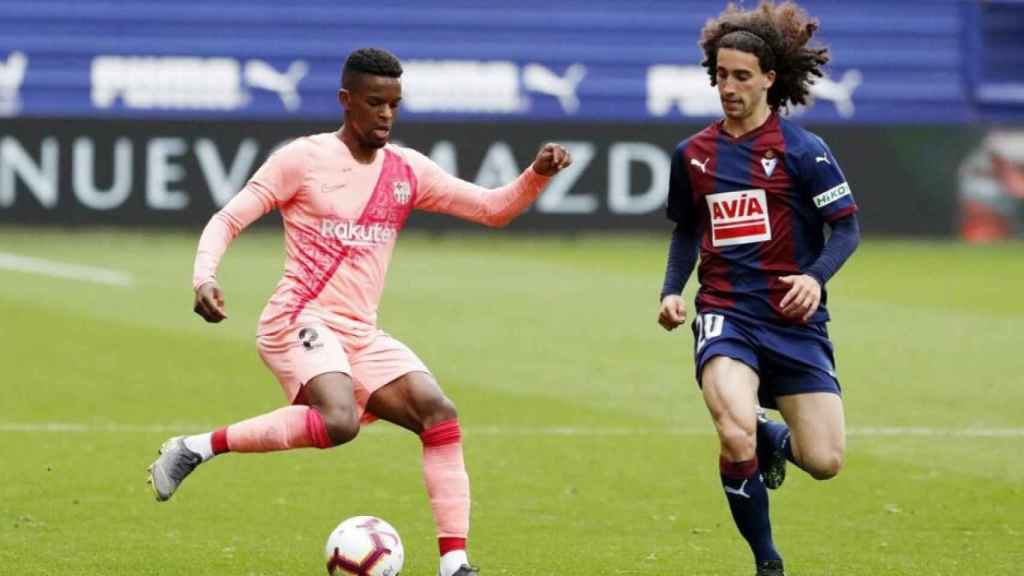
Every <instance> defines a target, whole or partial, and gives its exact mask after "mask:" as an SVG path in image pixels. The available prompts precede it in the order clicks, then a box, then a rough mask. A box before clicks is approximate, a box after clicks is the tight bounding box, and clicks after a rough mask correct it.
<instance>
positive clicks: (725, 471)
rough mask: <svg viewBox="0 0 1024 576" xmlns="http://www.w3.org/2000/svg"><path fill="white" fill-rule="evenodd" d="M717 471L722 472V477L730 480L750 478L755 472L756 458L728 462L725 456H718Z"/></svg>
mask: <svg viewBox="0 0 1024 576" xmlns="http://www.w3.org/2000/svg"><path fill="white" fill-rule="evenodd" d="M718 469H719V470H720V471H721V472H722V476H725V477H726V478H729V479H730V480H743V479H744V478H750V477H751V476H753V475H754V473H756V472H757V456H754V457H753V458H752V459H750V460H744V461H743V462H729V461H728V460H726V459H725V456H719V457H718Z"/></svg>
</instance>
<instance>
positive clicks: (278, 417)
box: [212, 406, 331, 454]
mask: <svg viewBox="0 0 1024 576" xmlns="http://www.w3.org/2000/svg"><path fill="white" fill-rule="evenodd" d="M212 442H213V453H214V454H220V453H222V452H275V451H278V450H291V449H292V448H308V447H310V446H315V447H317V448H330V447H331V440H330V438H329V437H328V436H327V427H326V426H325V425H324V419H323V417H322V416H320V411H319V410H317V409H316V408H311V407H309V406H285V407H284V408H278V409H277V410H274V411H273V412H268V413H266V414H262V415H260V416H256V417H254V418H249V419H248V420H243V421H241V422H238V423H236V424H232V425H230V426H228V427H226V428H220V429H218V430H215V431H214V433H213V439H212Z"/></svg>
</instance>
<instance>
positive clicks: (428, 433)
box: [420, 418, 462, 448]
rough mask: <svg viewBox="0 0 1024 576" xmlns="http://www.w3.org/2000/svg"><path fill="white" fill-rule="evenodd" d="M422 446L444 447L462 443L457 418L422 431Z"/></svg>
mask: <svg viewBox="0 0 1024 576" xmlns="http://www.w3.org/2000/svg"><path fill="white" fill-rule="evenodd" d="M420 440H422V441H423V446H424V447H425V448H426V447H431V446H444V445H445V444H457V443H459V442H461V441H462V429H461V428H459V420H458V418H452V419H451V420H445V421H444V422H441V423H440V424H435V425H433V426H431V427H430V428H428V429H427V430H424V431H423V433H422V434H420Z"/></svg>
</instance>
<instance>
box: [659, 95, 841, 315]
mask: <svg viewBox="0 0 1024 576" xmlns="http://www.w3.org/2000/svg"><path fill="white" fill-rule="evenodd" d="M721 124H722V122H721V121H718V122H715V123H714V124H711V125H710V126H708V127H707V128H705V129H704V130H702V131H701V132H699V133H697V134H695V135H694V136H692V137H690V138H688V139H686V140H684V141H683V142H681V143H680V144H679V146H677V147H676V150H675V152H674V153H673V156H672V172H671V179H670V184H669V194H668V209H667V213H668V217H669V218H670V219H671V220H673V221H675V222H676V223H677V224H678V225H679V226H681V227H683V228H684V229H685V230H687V231H689V232H691V233H692V234H693V236H694V237H696V238H699V239H700V267H699V269H698V277H699V280H700V290H699V292H698V294H697V308H698V310H706V309H709V308H715V309H719V310H724V311H731V312H735V313H737V314H740V315H743V316H746V317H749V318H753V319H757V320H765V321H772V322H785V323H792V322H794V321H793V320H790V319H787V318H785V317H784V316H783V315H782V314H781V312H780V308H779V302H780V301H781V300H782V297H783V296H784V295H785V294H786V292H787V291H788V290H789V286H788V285H786V284H784V283H782V282H781V281H779V279H778V278H779V277H780V276H788V275H793V274H802V273H803V271H805V270H806V269H807V268H808V267H809V266H810V265H811V264H812V263H814V261H815V260H816V259H817V258H818V256H819V255H820V254H821V251H822V249H823V247H824V245H825V231H824V225H825V223H826V222H835V221H836V220H839V219H841V218H844V217H846V216H848V215H850V214H853V213H854V212H856V211H857V204H856V203H855V202H854V199H853V195H852V194H851V192H850V185H849V184H848V183H847V182H846V178H845V177H844V176H843V172H842V170H840V168H839V164H838V163H837V162H836V159H835V157H834V156H833V155H832V152H831V151H830V150H829V149H828V146H826V145H825V142H824V141H823V140H822V139H821V138H819V137H818V136H816V135H814V134H812V133H811V132H808V131H807V130H804V129H803V128H801V127H799V126H797V125H796V124H794V123H792V122H790V121H788V120H786V119H783V118H779V117H778V115H777V114H772V115H771V116H770V117H769V119H768V120H767V121H766V122H765V123H764V124H763V125H761V127H760V128H757V129H756V130H754V131H752V132H749V133H747V134H744V135H743V136H741V137H739V138H734V137H732V136H730V135H729V134H727V133H726V132H725V131H724V130H722V129H721ZM826 299H827V295H826V293H825V290H824V287H823V288H822V294H821V305H820V306H819V308H818V310H817V312H815V313H814V316H812V317H811V319H810V320H809V323H817V322H825V321H827V320H828V310H827V309H826V306H825V303H826Z"/></svg>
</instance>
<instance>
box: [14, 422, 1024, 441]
mask: <svg viewBox="0 0 1024 576" xmlns="http://www.w3.org/2000/svg"><path fill="white" fill-rule="evenodd" d="M213 428H214V426H211V425H203V424H195V423H191V424H189V423H182V424H117V423H106V424H85V423H75V422H0V432H30V433H69V434H82V433H87V434H88V433H114V434H140V433H143V434H144V433H157V432H161V433H177V434H184V433H194V432H200V431H204V430H212V429H213ZM368 431H369V432H371V433H378V432H380V433H389V432H395V431H398V428H393V427H388V426H372V427H370V428H369V429H368ZM465 432H466V434H467V435H473V436H582V437H609V436H645V435H651V436H654V435H657V436H710V435H712V434H713V433H714V432H713V430H711V428H710V427H709V428H708V429H703V428H620V427H611V428H589V427H572V426H550V427H548V426H539V427H522V428H517V427H501V426H482V427H472V426H471V427H467V428H465ZM847 435H849V436H863V437H890V436H926V437H954V438H956V437H959V438H1024V428H932V427H924V426H910V427H898V426H892V427H877V428H872V427H866V428H851V429H849V430H847Z"/></svg>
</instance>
